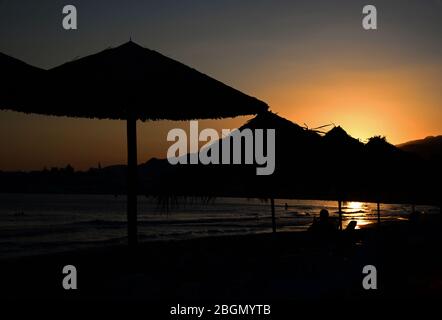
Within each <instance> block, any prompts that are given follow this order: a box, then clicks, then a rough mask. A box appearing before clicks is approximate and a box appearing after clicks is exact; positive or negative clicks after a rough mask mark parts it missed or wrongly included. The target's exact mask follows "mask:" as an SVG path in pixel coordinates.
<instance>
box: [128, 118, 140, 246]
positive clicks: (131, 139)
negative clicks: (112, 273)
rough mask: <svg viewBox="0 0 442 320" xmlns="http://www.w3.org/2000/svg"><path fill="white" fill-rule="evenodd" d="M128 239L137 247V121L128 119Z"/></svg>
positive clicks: (130, 243) (131, 244)
mask: <svg viewBox="0 0 442 320" xmlns="http://www.w3.org/2000/svg"><path fill="white" fill-rule="evenodd" d="M127 237H128V243H129V246H132V247H133V246H135V245H136V244H137V241H138V235H137V119H136V118H135V117H132V116H129V117H128V119H127Z"/></svg>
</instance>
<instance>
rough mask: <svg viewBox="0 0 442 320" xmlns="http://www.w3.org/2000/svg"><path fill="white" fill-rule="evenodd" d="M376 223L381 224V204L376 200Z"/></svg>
mask: <svg viewBox="0 0 442 320" xmlns="http://www.w3.org/2000/svg"><path fill="white" fill-rule="evenodd" d="M378 224H379V225H380V224H381V204H380V203H379V202H378Z"/></svg>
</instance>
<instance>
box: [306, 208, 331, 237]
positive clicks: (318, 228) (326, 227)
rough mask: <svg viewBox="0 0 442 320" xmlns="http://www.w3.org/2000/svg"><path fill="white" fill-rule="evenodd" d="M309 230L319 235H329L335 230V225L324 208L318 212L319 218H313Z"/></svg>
mask: <svg viewBox="0 0 442 320" xmlns="http://www.w3.org/2000/svg"><path fill="white" fill-rule="evenodd" d="M309 231H312V232H314V233H317V234H320V235H331V234H333V233H335V232H336V231H337V226H336V224H335V222H334V221H333V220H331V219H330V215H329V213H328V211H327V210H326V209H322V210H321V211H320V213H319V220H317V219H314V220H313V223H312V225H311V226H310V228H309Z"/></svg>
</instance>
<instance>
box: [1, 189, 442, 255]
mask: <svg viewBox="0 0 442 320" xmlns="http://www.w3.org/2000/svg"><path fill="white" fill-rule="evenodd" d="M178 202H179V204H178V205H174V206H169V208H168V210H165V208H164V206H163V205H161V204H160V203H159V202H158V200H157V199H155V198H152V197H145V196H139V197H138V230H139V239H140V241H155V240H170V239H178V240H179V239H189V238H195V237H208V236H217V235H233V234H251V233H263V232H271V229H272V220H271V210H270V202H266V201H262V200H260V199H244V198H216V199H213V200H210V201H208V202H205V201H201V200H198V199H194V200H192V199H187V200H179V201H178ZM286 203H287V205H288V208H287V210H286V209H285V204H286ZM322 208H325V209H328V210H329V212H330V215H331V216H332V217H333V216H337V210H338V208H337V202H336V201H316V200H314V201H313V200H275V213H276V224H277V230H278V231H303V230H306V229H307V228H308V226H309V225H310V224H311V223H312V220H313V218H314V217H317V216H318V215H319V211H320V210H321V209H322ZM381 210H382V211H381V213H382V221H393V220H403V219H407V215H408V214H409V213H410V212H411V206H407V205H401V204H384V205H381ZM417 210H419V211H422V212H424V213H428V214H431V213H436V212H439V209H438V208H435V207H429V206H418V207H417ZM343 212H344V213H345V214H344V220H343V225H344V227H345V225H346V224H347V223H348V222H349V221H351V220H356V221H357V223H358V226H362V225H365V224H368V223H372V222H376V221H377V212H376V204H372V203H364V202H344V204H343ZM126 228H127V224H126V197H125V196H114V195H60V194H0V258H9V257H13V256H28V255H34V254H40V253H51V252H61V251H66V250H74V249H79V248H88V247H94V246H104V245H112V244H123V243H126V241H127V239H126V234H127V229H126Z"/></svg>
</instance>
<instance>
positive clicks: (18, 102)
mask: <svg viewBox="0 0 442 320" xmlns="http://www.w3.org/2000/svg"><path fill="white" fill-rule="evenodd" d="M44 73H45V70H43V69H39V68H37V67H34V66H31V65H29V64H27V63H24V62H22V61H20V60H17V59H15V58H12V57H10V56H7V55H5V54H3V53H1V52H0V108H1V109H12V110H19V109H21V108H23V107H25V106H27V105H30V101H32V99H33V98H35V97H34V93H35V84H36V83H41V82H40V81H41V79H42V77H43V74H44ZM33 92H34V93H33Z"/></svg>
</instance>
